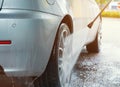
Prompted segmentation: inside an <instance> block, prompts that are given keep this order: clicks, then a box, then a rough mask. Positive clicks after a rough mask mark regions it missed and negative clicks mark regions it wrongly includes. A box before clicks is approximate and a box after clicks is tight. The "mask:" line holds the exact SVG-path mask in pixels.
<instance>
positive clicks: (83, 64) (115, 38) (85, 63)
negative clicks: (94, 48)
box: [71, 18, 120, 87]
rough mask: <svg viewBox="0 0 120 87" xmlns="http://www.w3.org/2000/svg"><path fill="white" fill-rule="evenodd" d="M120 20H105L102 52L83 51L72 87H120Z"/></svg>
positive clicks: (73, 76) (74, 74)
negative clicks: (90, 52)
mask: <svg viewBox="0 0 120 87" xmlns="http://www.w3.org/2000/svg"><path fill="white" fill-rule="evenodd" d="M119 24H120V19H107V18H103V27H102V28H103V30H102V32H103V35H102V36H103V39H102V45H101V52H100V53H97V54H89V53H87V52H86V49H83V50H82V53H81V54H80V56H79V59H78V62H77V63H76V65H75V68H74V71H73V73H72V80H71V87H120V39H119V38H120V25H119Z"/></svg>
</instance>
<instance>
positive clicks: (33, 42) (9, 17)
mask: <svg viewBox="0 0 120 87" xmlns="http://www.w3.org/2000/svg"><path fill="white" fill-rule="evenodd" d="M53 1H54V2H51V0H36V1H35V0H4V3H3V5H2V10H1V11H0V35H1V36H0V40H11V41H12V44H11V45H0V64H1V65H2V66H3V67H4V69H5V71H6V72H7V74H8V75H10V76H40V75H41V74H42V73H43V72H44V70H45V68H46V66H47V63H48V62H49V58H50V55H51V52H52V48H53V45H54V42H55V37H56V33H57V30H58V28H59V25H60V24H61V22H66V23H68V25H69V27H70V26H71V31H73V33H75V34H76V32H79V34H76V35H77V37H79V39H78V40H80V41H79V43H80V45H79V46H80V48H79V49H81V48H82V47H83V46H84V45H85V44H88V43H90V42H92V41H93V40H94V39H95V36H96V32H97V29H95V28H96V26H98V23H99V22H96V23H97V24H96V26H93V28H94V27H95V28H94V30H92V29H91V30H89V29H85V30H84V28H85V27H86V26H87V24H88V23H89V22H90V21H91V20H93V19H94V17H95V16H96V15H97V14H98V12H99V11H97V12H95V11H94V12H95V13H94V14H95V15H93V16H92V17H91V18H90V16H89V15H88V14H87V13H86V14H85V13H84V12H82V11H84V9H85V8H83V6H84V5H85V4H86V2H87V1H88V4H89V0H84V1H83V0H79V1H78V0H73V2H72V3H73V4H75V3H76V2H77V1H78V2H79V3H80V9H81V8H82V9H81V12H80V13H79V15H80V16H79V15H76V14H74V13H75V12H76V11H77V10H78V9H79V8H78V9H77V10H73V9H74V8H73V7H72V10H73V11H75V12H72V10H71V6H74V5H70V4H71V2H70V0H68V1H67V0H53ZM90 1H91V0H90ZM83 2H84V4H83ZM75 8H76V6H75ZM86 9H88V7H87V8H86ZM78 12H79V11H78ZM91 12H92V11H91ZM72 13H73V14H72ZM82 13H83V14H82ZM91 14H92V13H91ZM86 18H90V19H88V20H85V19H86ZM78 19H79V20H78ZM68 20H70V22H68ZM97 21H100V19H99V18H98V20H97ZM69 23H70V24H69ZM72 25H73V28H72ZM93 31H94V32H93ZM91 32H92V36H91ZM88 36H90V37H91V39H88ZM75 42H76V41H75V40H73V44H74V43H75ZM77 48H78V47H77ZM79 49H78V50H79ZM73 50H74V49H73ZM74 52H75V51H74ZM75 60H77V59H75Z"/></svg>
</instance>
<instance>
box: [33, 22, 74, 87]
mask: <svg viewBox="0 0 120 87" xmlns="http://www.w3.org/2000/svg"><path fill="white" fill-rule="evenodd" d="M69 35H70V30H69V27H68V26H67V25H66V24H65V23H62V24H61V25H60V27H59V29H58V32H57V36H56V41H55V44H54V47H53V51H52V55H51V58H50V60H49V63H48V65H47V68H46V70H45V72H44V74H43V75H42V77H41V78H39V79H38V80H37V81H36V82H35V87H69V83H70V82H69V81H70V76H71V73H68V74H67V75H66V73H67V72H66V71H65V70H64V66H67V67H68V64H69V63H68V62H67V60H65V57H64V55H65V53H68V52H70V51H71V48H72V45H71V40H70V39H69V40H68V41H67V43H68V44H67V45H71V46H70V47H69V46H67V47H68V48H67V47H65V46H66V45H65V44H64V43H65V42H64V41H65V39H66V37H67V36H69ZM68 54H69V55H70V53H68ZM63 60H65V62H67V63H66V65H65V62H64V61H63ZM63 63H64V66H63ZM66 70H67V68H66Z"/></svg>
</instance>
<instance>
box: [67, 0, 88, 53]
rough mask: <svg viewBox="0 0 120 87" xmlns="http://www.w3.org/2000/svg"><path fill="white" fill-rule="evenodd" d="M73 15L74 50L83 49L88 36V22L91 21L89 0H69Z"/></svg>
mask: <svg viewBox="0 0 120 87" xmlns="http://www.w3.org/2000/svg"><path fill="white" fill-rule="evenodd" d="M68 1H69V2H70V8H71V11H70V12H72V15H73V24H74V34H73V52H76V51H77V52H78V51H81V49H80V48H82V47H83V45H84V44H85V43H86V40H87V37H88V31H89V29H88V28H87V24H88V23H89V19H88V18H89V15H88V6H87V5H88V2H87V0H68Z"/></svg>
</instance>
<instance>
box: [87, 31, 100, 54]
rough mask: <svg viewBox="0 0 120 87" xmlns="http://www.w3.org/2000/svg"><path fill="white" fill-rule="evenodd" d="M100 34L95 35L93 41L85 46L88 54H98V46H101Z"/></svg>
mask: <svg viewBox="0 0 120 87" xmlns="http://www.w3.org/2000/svg"><path fill="white" fill-rule="evenodd" d="M101 38H102V36H101V33H99V32H98V33H97V35H96V38H95V40H94V41H93V42H92V43H90V44H88V45H86V48H87V51H88V53H99V52H100V45H101Z"/></svg>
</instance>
